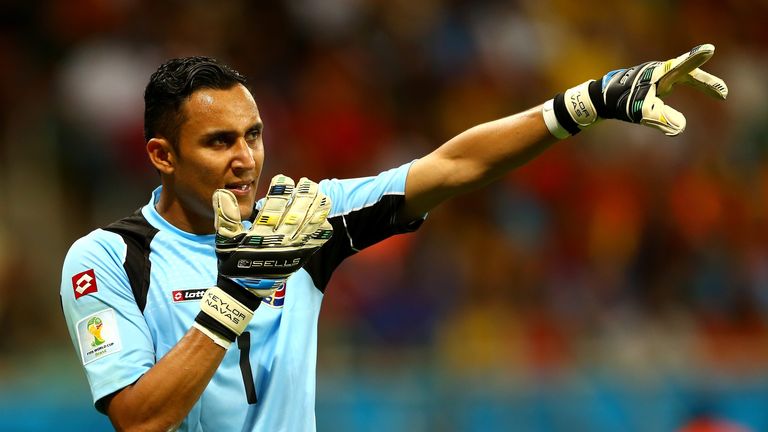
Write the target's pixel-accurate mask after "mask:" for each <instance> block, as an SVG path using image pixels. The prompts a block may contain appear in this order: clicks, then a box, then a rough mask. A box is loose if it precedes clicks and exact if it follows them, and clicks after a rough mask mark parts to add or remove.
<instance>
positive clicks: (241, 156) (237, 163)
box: [232, 138, 256, 170]
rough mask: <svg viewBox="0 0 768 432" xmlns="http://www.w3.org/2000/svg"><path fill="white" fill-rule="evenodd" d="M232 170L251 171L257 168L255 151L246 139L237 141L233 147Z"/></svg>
mask: <svg viewBox="0 0 768 432" xmlns="http://www.w3.org/2000/svg"><path fill="white" fill-rule="evenodd" d="M232 151H233V153H234V154H233V155H232V168H234V169H241V170H250V169H254V168H256V159H255V158H254V157H253V149H252V148H251V147H250V146H249V145H248V142H247V141H246V140H245V139H244V138H240V139H238V140H237V144H235V145H233V146H232Z"/></svg>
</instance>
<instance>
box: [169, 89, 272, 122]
mask: <svg viewBox="0 0 768 432" xmlns="http://www.w3.org/2000/svg"><path fill="white" fill-rule="evenodd" d="M183 110H184V117H185V119H186V121H185V122H184V126H183V129H184V130H185V131H186V132H203V133H204V132H205V130H207V129H212V128H215V129H229V130H241V129H243V128H249V127H251V126H253V124H254V123H256V122H259V121H260V117H259V110H258V108H257V107H256V102H255V101H254V100H253V96H252V95H251V92H250V91H248V89H247V88H245V86H243V85H241V84H238V85H236V86H234V87H232V88H229V89H226V90H219V89H199V90H197V91H195V92H194V93H192V94H191V95H190V96H189V98H188V99H187V101H186V102H185V103H184V106H183Z"/></svg>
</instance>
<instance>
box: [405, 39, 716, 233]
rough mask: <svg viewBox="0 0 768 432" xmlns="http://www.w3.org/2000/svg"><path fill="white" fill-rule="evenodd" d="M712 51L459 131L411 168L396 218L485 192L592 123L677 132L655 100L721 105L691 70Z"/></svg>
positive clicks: (615, 77) (672, 115) (679, 120)
mask: <svg viewBox="0 0 768 432" xmlns="http://www.w3.org/2000/svg"><path fill="white" fill-rule="evenodd" d="M714 51H715V47H714V46H713V45H710V44H705V45H699V46H696V47H694V48H693V49H691V50H690V51H689V52H687V53H685V54H683V55H680V56H678V57H676V58H674V59H670V60H667V61H665V62H658V61H652V62H646V63H642V64H640V65H637V66H633V67H630V68H626V69H618V70H614V71H611V72H609V73H607V74H606V75H604V76H603V77H602V78H601V79H600V80H590V81H587V82H585V83H582V84H580V85H578V86H576V87H573V88H571V89H568V90H566V91H565V92H564V93H560V94H558V95H557V96H555V97H554V98H553V99H551V100H549V101H547V102H546V103H544V104H543V105H540V106H538V107H535V108H532V109H530V110H528V111H525V112H522V113H520V114H516V115H513V116H510V117H505V118H502V119H499V120H495V121H491V122H488V123H484V124H481V125H478V126H475V127H473V128H471V129H469V130H467V131H464V132H462V133H461V134H459V135H457V136H456V137H454V138H453V139H451V140H450V141H448V142H446V143H445V144H443V145H442V146H440V147H438V148H437V149H436V150H435V151H433V152H432V153H430V154H428V155H426V156H424V157H423V158H421V159H419V160H417V161H416V162H414V164H413V166H412V167H411V170H410V172H409V173H408V178H407V180H406V190H405V197H406V199H405V207H404V208H403V212H402V214H401V215H402V217H403V218H407V219H412V218H417V217H420V216H421V215H423V214H424V213H426V212H428V211H429V210H430V209H432V208H433V207H434V206H436V205H437V204H439V203H440V202H442V201H444V200H446V199H448V198H450V197H452V196H454V195H457V194H460V193H463V192H467V191H470V190H473V189H476V188H478V187H480V186H483V185H486V184H488V183H490V182H492V181H494V180H496V179H498V178H499V177H501V176H502V175H504V174H505V173H506V172H508V171H510V170H512V169H514V168H516V167H518V166H520V165H522V164H524V163H526V162H527V161H529V160H530V159H532V158H534V157H535V156H536V155H538V154H539V153H541V152H542V151H543V150H544V149H546V148H547V147H549V146H550V145H551V144H552V143H553V142H555V141H556V140H557V139H564V138H567V137H569V136H571V135H574V134H576V133H578V132H579V131H581V130H582V129H584V128H586V127H589V126H590V125H592V124H595V123H596V122H597V121H598V120H600V119H618V120H623V121H626V122H631V123H639V124H643V125H646V126H650V127H653V128H655V129H659V130H660V131H662V132H664V133H665V134H666V135H668V136H674V135H677V134H679V133H681V132H682V131H683V130H684V129H685V125H686V121H685V117H684V116H683V114H681V113H680V112H678V111H676V110H675V109H673V108H671V107H669V106H668V105H665V104H664V102H663V101H662V100H661V97H663V96H665V95H667V94H668V93H669V92H670V91H672V89H673V87H674V86H675V85H676V84H678V83H682V84H686V85H689V86H691V87H694V88H696V89H698V90H700V91H703V92H704V93H705V94H708V95H710V96H712V97H715V98H718V99H725V98H726V97H727V95H728V88H727V87H726V85H725V83H724V82H723V80H721V79H720V78H717V77H715V76H714V75H711V74H709V73H707V72H704V71H702V70H701V69H699V66H701V65H702V64H703V63H704V62H706V61H707V60H709V59H710V58H711V57H712V54H714Z"/></svg>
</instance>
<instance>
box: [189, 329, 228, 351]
mask: <svg viewBox="0 0 768 432" xmlns="http://www.w3.org/2000/svg"><path fill="white" fill-rule="evenodd" d="M192 327H194V328H196V329H198V330H200V332H202V333H203V334H204V335H206V336H208V337H209V338H211V339H212V340H213V341H214V342H215V343H216V345H219V346H220V347H222V348H224V349H225V350H226V349H229V346H230V345H231V344H232V342H230V341H228V340H226V339H224V337H223V336H221V335H220V334H218V333H216V332H214V331H212V330H209V329H207V328H205V327H203V326H202V325H200V324H198V323H197V322H194V323H192Z"/></svg>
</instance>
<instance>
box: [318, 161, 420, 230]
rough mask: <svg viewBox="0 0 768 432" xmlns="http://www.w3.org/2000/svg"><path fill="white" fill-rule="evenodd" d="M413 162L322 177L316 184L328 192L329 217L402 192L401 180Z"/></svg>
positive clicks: (399, 196)
mask: <svg viewBox="0 0 768 432" xmlns="http://www.w3.org/2000/svg"><path fill="white" fill-rule="evenodd" d="M412 163H413V162H409V163H406V164H403V165H401V166H399V167H395V168H392V169H389V170H386V171H382V172H381V173H379V174H377V175H374V176H368V177H358V178H350V179H336V178H334V179H326V180H322V181H321V182H320V183H319V186H320V190H321V191H322V192H323V193H324V194H326V195H328V197H329V198H330V199H331V202H332V203H333V208H332V210H331V217H332V216H334V215H338V214H344V213H348V212H350V211H354V210H359V209H362V208H365V207H370V206H372V205H374V204H376V203H379V202H380V201H382V200H383V199H389V198H386V197H390V198H391V197H398V198H397V199H398V200H400V199H402V197H403V196H404V195H405V181H406V178H407V176H408V170H409V169H410V167H411V164H412Z"/></svg>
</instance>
